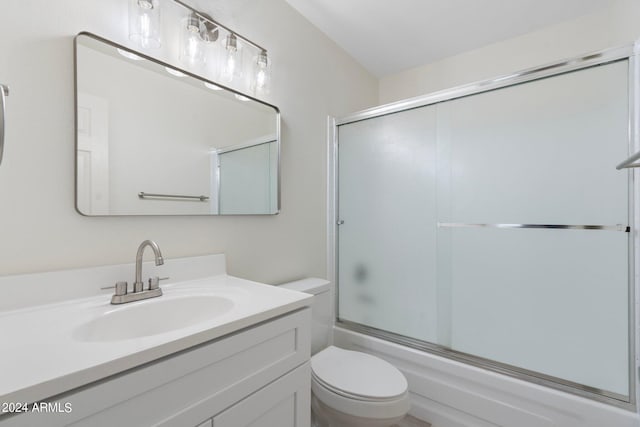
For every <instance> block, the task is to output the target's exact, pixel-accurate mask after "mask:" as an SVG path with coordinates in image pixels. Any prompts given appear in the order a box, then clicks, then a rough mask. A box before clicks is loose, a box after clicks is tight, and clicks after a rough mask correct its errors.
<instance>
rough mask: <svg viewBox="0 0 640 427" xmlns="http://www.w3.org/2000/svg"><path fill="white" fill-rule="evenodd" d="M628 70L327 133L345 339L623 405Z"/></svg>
mask: <svg viewBox="0 0 640 427" xmlns="http://www.w3.org/2000/svg"><path fill="white" fill-rule="evenodd" d="M632 53H633V52H632V49H630V48H629V49H617V50H611V51H607V52H601V53H598V54H595V55H590V56H587V57H583V58H577V59H574V60H572V61H566V62H563V63H559V64H554V65H552V66H546V67H541V68H539V69H536V70H528V71H526V72H523V73H518V74H514V75H510V76H504V77H501V78H498V79H495V80H492V81H487V82H483V83H481V84H476V85H469V86H466V87H461V88H457V89H454V90H449V91H443V92H439V93H435V94H432V95H428V96H425V97H420V98H416V99H412V100H408V101H404V102H400V103H396V104H391V105H388V106H383V107H379V108H375V109H372V110H368V111H365V112H362V113H357V114H354V115H352V116H349V117H345V118H343V119H340V120H337V121H336V122H335V128H334V130H333V133H334V136H333V138H334V141H333V142H334V145H333V147H332V149H333V150H334V153H333V156H334V158H333V160H334V161H333V162H332V163H333V168H334V169H333V173H334V176H335V178H334V179H335V182H334V184H333V186H334V196H335V198H333V199H332V201H331V203H334V204H335V205H334V208H335V218H332V221H335V225H333V227H335V230H334V232H335V246H334V251H335V270H336V281H337V285H338V286H337V289H338V291H337V292H338V298H337V300H338V305H337V307H338V309H337V322H338V324H339V325H340V326H342V327H345V328H349V329H352V330H355V331H358V332H363V333H365V334H370V335H374V336H377V337H381V338H384V339H387V340H391V341H395V342H398V343H401V344H404V345H406V346H410V347H414V348H418V349H421V350H425V351H429V352H435V353H437V354H439V355H444V356H446V357H450V358H454V359H456V360H461V361H464V362H466V363H471V364H474V365H477V366H481V367H483V368H487V369H491V370H495V371H499V372H502V373H505V374H507V375H512V376H515V377H518V378H522V379H526V380H528V381H533V382H536V383H539V384H543V385H546V386H550V387H554V388H558V389H561V390H564V391H569V392H572V393H576V394H579V395H583V396H586V397H590V398H594V399H597V400H601V401H605V402H607V403H612V404H615V405H618V406H623V407H630V406H633V405H634V404H635V392H634V389H635V382H634V378H633V375H632V373H633V372H634V371H635V369H634V367H635V358H634V357H633V355H634V354H635V340H634V330H635V329H634V326H633V325H634V320H633V319H634V318H635V317H634V316H635V313H634V311H633V306H634V298H635V297H634V280H633V279H634V257H633V249H634V238H635V231H634V227H633V223H634V212H635V211H634V206H633V199H634V197H633V194H634V180H633V172H631V169H623V170H617V169H616V167H615V166H616V165H617V164H619V163H620V162H621V161H622V160H624V159H625V158H627V157H629V155H630V153H632V152H633V151H635V149H636V148H637V147H636V142H635V141H636V139H637V138H636V133H637V132H636V126H635V120H632V118H633V113H634V109H635V106H634V102H635V96H634V94H635V92H636V83H635V80H636V78H635V74H636V71H635V69H636V68H635V67H636V63H635V61H636V59H635V57H634V56H633V54H632ZM331 203H330V204H331ZM330 231H331V230H330Z"/></svg>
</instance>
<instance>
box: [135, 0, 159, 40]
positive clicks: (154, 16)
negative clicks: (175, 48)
mask: <svg viewBox="0 0 640 427" xmlns="http://www.w3.org/2000/svg"><path fill="white" fill-rule="evenodd" d="M129 39H130V40H132V41H134V42H135V43H137V44H138V45H140V47H142V48H145V49H158V48H159V47H160V46H161V44H162V43H161V41H160V2H159V0H129Z"/></svg>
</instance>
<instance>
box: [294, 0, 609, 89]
mask: <svg viewBox="0 0 640 427" xmlns="http://www.w3.org/2000/svg"><path fill="white" fill-rule="evenodd" d="M286 1H287V2H288V3H289V4H290V5H291V6H292V7H294V8H295V9H296V10H298V12H300V13H301V14H302V15H303V16H305V17H306V18H307V19H308V20H309V21H310V22H311V23H312V24H314V25H315V26H316V27H318V28H319V29H320V30H321V31H323V32H324V33H325V34H326V35H327V36H328V37H329V38H331V39H332V40H334V41H335V42H336V43H337V44H338V45H339V46H341V47H342V48H343V49H344V50H345V51H347V52H348V53H349V54H350V55H351V56H352V57H354V58H355V59H356V60H357V61H358V62H359V63H360V64H362V65H363V66H364V67H365V68H366V69H367V70H368V71H369V72H371V73H372V74H374V75H375V76H377V77H383V76H385V75H388V74H393V73H397V72H399V71H402V70H405V69H408V68H413V67H416V66H418V65H423V64H427V63H429V62H433V61H437V60H438V59H442V58H445V57H448V56H452V55H456V54H458V53H462V52H465V51H468V50H472V49H476V48H479V47H482V46H486V45H488V44H491V43H495V42H498V41H500V40H505V39H508V38H511V37H515V36H518V35H521V34H525V33H528V32H531V31H534V30H536V29H539V28H542V27H546V26H549V25H553V24H557V23H560V22H562V21H567V20H570V19H573V18H576V17H578V16H581V15H586V14H588V13H591V12H594V11H596V10H597V9H600V8H604V7H606V6H610V5H611V4H612V3H614V2H615V0H393V1H390V0H286Z"/></svg>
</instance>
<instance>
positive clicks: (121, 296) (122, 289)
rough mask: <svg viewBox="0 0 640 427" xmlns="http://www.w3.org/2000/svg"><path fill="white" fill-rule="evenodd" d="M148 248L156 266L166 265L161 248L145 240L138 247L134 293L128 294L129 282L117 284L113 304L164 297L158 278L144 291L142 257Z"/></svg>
mask: <svg viewBox="0 0 640 427" xmlns="http://www.w3.org/2000/svg"><path fill="white" fill-rule="evenodd" d="M147 246H150V247H151V249H152V250H153V254H154V255H155V262H156V265H162V264H164V259H163V258H162V252H160V247H158V244H157V243H156V242H154V241H153V240H145V241H144V242H142V243H140V246H138V252H137V253H136V278H135V282H133V292H131V293H129V292H128V289H127V288H128V284H127V282H118V283H116V292H115V293H114V294H113V296H112V297H111V304H124V303H127V302H133V301H139V300H142V299H147V298H153V297H159V296H160V295H162V289H160V285H159V284H160V278H159V277H158V276H155V277H152V278H150V279H149V288H148V289H147V290H145V289H144V283H142V256H143V255H144V250H145V249H146V247H147Z"/></svg>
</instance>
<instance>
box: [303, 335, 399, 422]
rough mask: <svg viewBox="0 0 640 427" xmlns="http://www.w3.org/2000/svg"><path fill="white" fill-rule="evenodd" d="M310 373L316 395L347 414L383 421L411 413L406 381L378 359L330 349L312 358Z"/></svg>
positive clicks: (397, 372)
mask: <svg viewBox="0 0 640 427" xmlns="http://www.w3.org/2000/svg"><path fill="white" fill-rule="evenodd" d="M311 372H312V378H311V390H312V391H313V393H314V395H315V396H316V397H317V398H318V399H319V400H320V401H321V402H323V403H324V404H325V405H327V406H329V407H331V408H334V409H335V410H338V411H340V412H343V413H345V414H349V415H353V416H357V417H368V418H381V419H384V418H395V417H398V416H402V415H404V414H406V412H407V411H408V410H409V395H408V393H407V387H408V385H407V380H406V379H405V377H404V375H402V373H401V372H400V371H399V370H398V369H397V368H396V367H395V366H393V365H391V364H390V363H388V362H386V361H384V360H382V359H380V358H378V357H375V356H372V355H370V354H366V353H362V352H357V351H349V350H344V349H341V348H338V347H334V346H330V347H327V348H326V349H324V350H322V351H321V352H319V353H318V354H316V355H315V356H313V357H312V358H311Z"/></svg>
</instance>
